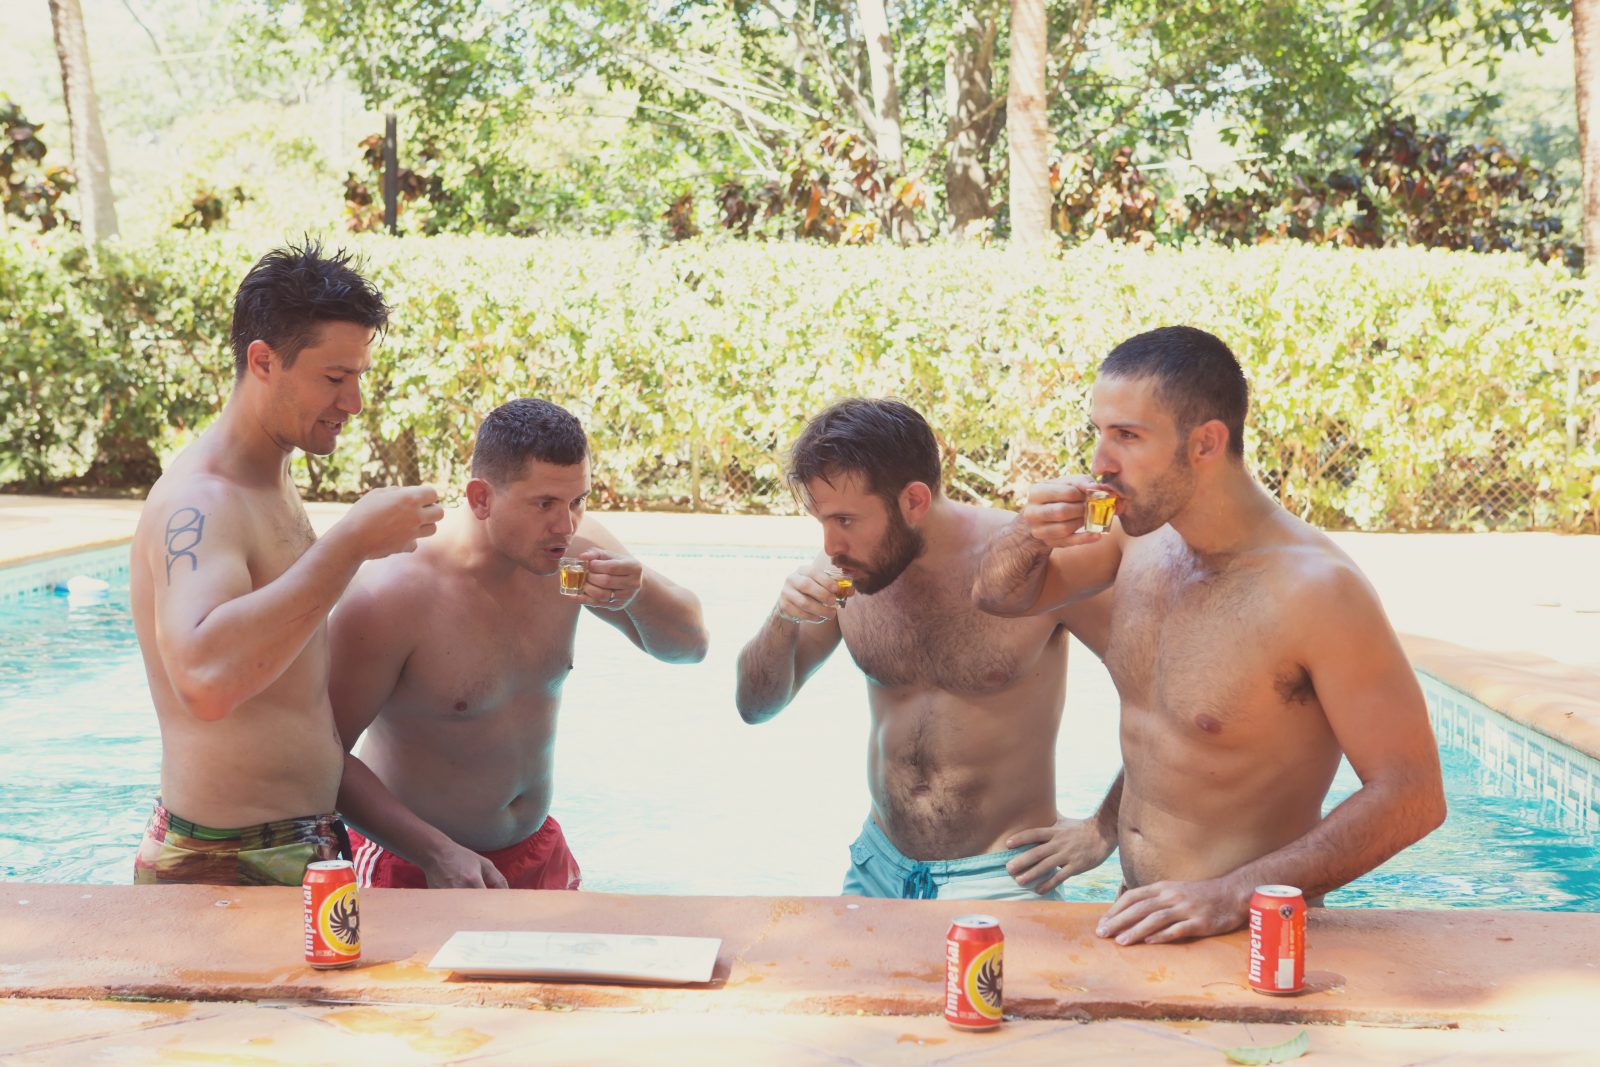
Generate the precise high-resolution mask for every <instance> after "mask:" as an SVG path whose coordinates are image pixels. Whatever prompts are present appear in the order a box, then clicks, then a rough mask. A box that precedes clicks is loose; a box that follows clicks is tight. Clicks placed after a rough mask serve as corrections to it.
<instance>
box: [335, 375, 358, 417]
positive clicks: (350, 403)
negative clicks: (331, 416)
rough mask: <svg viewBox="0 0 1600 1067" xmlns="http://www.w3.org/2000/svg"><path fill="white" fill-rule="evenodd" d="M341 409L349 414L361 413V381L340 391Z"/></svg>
mask: <svg viewBox="0 0 1600 1067" xmlns="http://www.w3.org/2000/svg"><path fill="white" fill-rule="evenodd" d="M339 410H340V411H343V412H345V413H346V414H349V415H359V414H361V384H360V383H359V382H357V383H355V384H353V385H349V386H347V387H345V388H344V389H341V390H340V391H339Z"/></svg>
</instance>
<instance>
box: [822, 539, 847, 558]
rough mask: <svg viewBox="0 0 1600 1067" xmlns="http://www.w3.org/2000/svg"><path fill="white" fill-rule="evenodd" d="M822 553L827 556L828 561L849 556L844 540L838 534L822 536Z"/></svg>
mask: <svg viewBox="0 0 1600 1067" xmlns="http://www.w3.org/2000/svg"><path fill="white" fill-rule="evenodd" d="M822 551H824V552H826V553H827V554H828V558H829V559H838V558H840V557H841V556H848V555H849V554H850V552H849V548H848V545H847V543H846V542H845V539H844V538H843V537H841V536H839V535H838V534H834V533H825V534H823V535H822Z"/></svg>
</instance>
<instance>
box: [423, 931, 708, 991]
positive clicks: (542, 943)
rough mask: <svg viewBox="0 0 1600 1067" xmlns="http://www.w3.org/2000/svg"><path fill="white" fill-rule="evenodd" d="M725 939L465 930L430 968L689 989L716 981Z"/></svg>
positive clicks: (480, 974)
mask: <svg viewBox="0 0 1600 1067" xmlns="http://www.w3.org/2000/svg"><path fill="white" fill-rule="evenodd" d="M721 947H722V939H721V938H716V937H656V936H650V935H643V934H577V933H541V932H539V931H532V930H491V931H485V930H460V931H457V932H456V933H455V934H454V935H452V936H451V938H450V940H448V941H446V942H445V943H444V946H443V947H442V948H440V949H439V951H438V953H437V954H435V955H434V957H433V959H432V960H431V961H430V962H429V963H428V966H429V967H432V968H434V969H436V970H444V971H454V972H455V973H456V974H460V975H464V976H467V977H473V978H547V979H557V980H560V981H575V982H636V983H648V984H657V985H687V984H690V983H693V982H709V981H711V971H712V968H713V967H715V966H716V962H717V951H718V950H719V949H720V948H721Z"/></svg>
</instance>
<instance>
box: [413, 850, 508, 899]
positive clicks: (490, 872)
mask: <svg viewBox="0 0 1600 1067" xmlns="http://www.w3.org/2000/svg"><path fill="white" fill-rule="evenodd" d="M422 873H423V874H425V875H427V877H428V888H429V889H506V888H509V887H508V886H507V885H506V877H505V875H503V874H501V873H500V872H499V870H498V869H496V867H495V865H494V864H492V863H490V862H489V861H488V860H486V859H484V858H483V857H482V856H480V855H478V854H477V853H476V852H474V851H472V850H471V849H470V848H462V847H461V846H459V845H456V846H455V847H454V848H452V849H450V850H448V851H447V852H445V853H444V854H443V855H441V856H438V857H436V858H435V859H434V861H433V862H432V863H429V864H428V865H427V866H425V867H423V868H422Z"/></svg>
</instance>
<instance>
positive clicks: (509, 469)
mask: <svg viewBox="0 0 1600 1067" xmlns="http://www.w3.org/2000/svg"><path fill="white" fill-rule="evenodd" d="M588 454H589V439H588V437H586V436H585V435H584V432H583V424H582V423H580V422H579V421H578V420H577V418H576V417H574V416H573V414H572V413H571V412H570V411H568V410H567V409H566V408H564V407H561V406H560V405H558V404H552V403H550V401H548V400H531V399H528V398H526V397H523V398H519V399H517V400H508V401H506V402H505V403H504V404H501V405H500V406H499V407H497V408H495V409H494V410H493V411H491V412H489V415H488V417H487V418H485V419H484V420H483V423H482V424H481V425H480V426H479V427H478V436H477V439H476V440H474V441H473V442H472V476H473V477H474V478H482V479H483V480H484V481H486V482H488V483H489V484H490V485H495V486H502V485H506V484H508V483H510V482H514V481H516V480H517V478H518V477H519V476H520V475H521V474H522V472H523V469H524V468H525V467H526V466H527V465H528V461H529V460H535V459H536V460H539V461H540V462H542V463H554V464H555V465H556V466H558V467H570V466H572V465H574V464H576V463H581V462H583V460H584V457H586V456H587V455H588Z"/></svg>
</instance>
